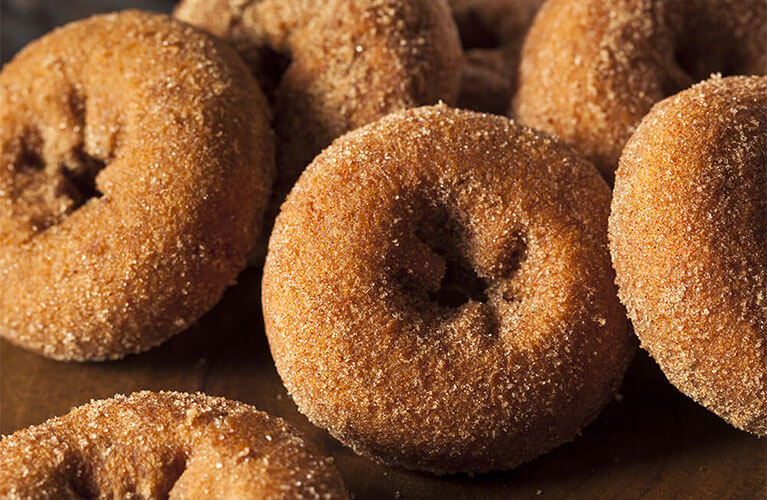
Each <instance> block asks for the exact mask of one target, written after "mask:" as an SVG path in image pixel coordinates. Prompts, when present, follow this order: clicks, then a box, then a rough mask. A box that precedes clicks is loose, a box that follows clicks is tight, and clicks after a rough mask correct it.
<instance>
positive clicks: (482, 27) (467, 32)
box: [456, 11, 501, 50]
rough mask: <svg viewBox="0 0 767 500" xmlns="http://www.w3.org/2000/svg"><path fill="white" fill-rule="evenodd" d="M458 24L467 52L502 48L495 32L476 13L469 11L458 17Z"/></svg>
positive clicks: (462, 43) (462, 42)
mask: <svg viewBox="0 0 767 500" xmlns="http://www.w3.org/2000/svg"><path fill="white" fill-rule="evenodd" d="M456 24H457V26H458V34H459V36H460V38H461V45H463V48H464V49H465V50H471V49H496V48H498V47H500V46H501V41H500V39H499V38H498V36H497V35H496V33H495V30H493V29H492V26H490V25H488V23H486V22H485V19H483V18H482V16H480V15H479V14H478V13H477V12H475V11H468V12H466V13H464V14H463V15H461V16H457V17H456Z"/></svg>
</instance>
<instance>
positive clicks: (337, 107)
mask: <svg viewBox="0 0 767 500" xmlns="http://www.w3.org/2000/svg"><path fill="white" fill-rule="evenodd" d="M174 15H175V16H176V17H177V18H179V19H181V20H183V21H186V22H188V23H191V24H194V25H197V26H200V27H202V28H204V29H206V30H208V31H210V32H211V33H213V34H215V35H218V36H220V37H222V38H224V39H225V40H228V41H229V42H231V43H232V44H233V45H234V47H235V48H236V49H237V51H238V52H239V53H240V55H242V56H243V58H244V59H245V61H246V62H247V63H248V65H249V66H250V67H251V69H252V71H253V72H254V74H255V75H256V76H257V79H258V80H259V81H260V82H262V85H264V87H266V88H267V95H272V97H271V100H272V102H273V108H274V114H275V116H274V120H273V124H274V128H275V131H276V133H277V184H276V185H275V190H274V196H273V198H274V199H273V202H272V204H273V205H274V206H273V211H274V214H273V215H276V212H277V208H278V207H279V204H280V203H282V201H283V198H284V197H285V195H286V194H287V193H288V191H289V190H290V188H291V187H292V186H293V184H294V183H295V181H296V179H297V178H298V176H299V175H300V173H301V171H302V170H303V169H304V168H305V167H306V166H307V165H308V164H309V162H311V160H312V159H313V158H314V157H315V156H316V155H317V153H319V152H320V151H321V150H322V148H324V147H326V146H327V145H329V144H330V143H331V141H332V140H333V139H335V138H336V137H338V136H339V135H341V134H343V133H344V132H347V131H348V130H352V129H354V128H357V127H360V126H362V125H365V124H366V123H369V122H371V121H373V120H376V119H378V118H380V117H382V116H384V115H386V114H387V113H390V112H392V111H396V110H400V109H404V108H409V107H413V106H418V105H421V104H432V103H436V102H437V101H439V100H443V101H446V102H448V103H452V102H455V99H456V97H457V94H458V89H459V85H460V67H461V57H462V55H461V47H460V42H459V38H458V33H457V30H456V28H455V24H454V22H453V21H452V19H451V17H450V11H449V9H448V7H447V5H446V4H445V1H444V0H328V1H311V0H259V1H254V2H231V1H228V0H183V1H182V2H181V4H180V5H179V6H178V7H177V8H176V11H175V14H174Z"/></svg>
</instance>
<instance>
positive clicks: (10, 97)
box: [0, 11, 274, 360]
mask: <svg viewBox="0 0 767 500" xmlns="http://www.w3.org/2000/svg"><path fill="white" fill-rule="evenodd" d="M273 147H274V145H273V139H272V136H271V132H270V129H269V124H268V118H267V104H266V101H265V99H264V98H263V95H262V94H261V92H260V90H259V88H258V86H257V84H256V82H255V81H254V80H253V78H252V76H251V75H250V74H249V72H248V70H247V68H246V67H245V65H244V64H243V63H242V62H241V61H240V60H239V58H238V57H237V54H236V53H235V52H234V51H233V50H232V49H231V48H229V47H228V46H226V45H225V44H224V43H222V42H220V41H217V40H215V39H214V38H213V37H211V36H210V35H207V34H205V33H202V32H200V31H198V30H197V29H196V28H193V27H191V26H187V25H184V24H182V23H179V22H178V21H174V20H172V19H170V18H168V17H166V16H161V15H154V14H148V13H141V12H138V11H126V12H123V13H119V14H111V15H102V16H95V17H92V18H90V19H87V20H84V21H80V22H76V23H73V24H70V25H68V26H66V27H64V28H61V29H58V30H56V31H54V32H52V33H50V34H48V35H46V36H45V37H43V38H42V39H40V40H38V41H36V42H34V43H32V44H30V45H29V46H28V47H27V48H26V49H24V50H23V51H22V52H20V53H19V54H18V55H17V56H16V57H15V58H14V59H13V61H11V62H10V63H9V64H8V65H6V66H5V68H4V69H3V71H2V74H0V290H2V293H0V335H2V336H3V337H4V338H6V339H7V340H9V341H11V342H13V343H16V344H19V345H21V346H24V347H26V348H28V349H32V350H35V351H38V352H40V353H43V354H45V355H47V356H50V357H53V358H57V359H70V360H98V359H106V358H118V357H121V356H123V355H124V354H126V353H132V352H138V351H142V350H145V349H148V348H150V347H151V346H154V345H156V344H158V343H160V342H162V341H164V340H166V339H167V338H168V337H170V336H171V335H173V334H174V333H177V332H179V331H181V330H184V329H185V328H186V327H187V326H188V325H189V324H190V323H191V322H193V321H195V320H196V319H197V318H198V317H199V316H201V315H202V314H203V313H204V312H205V311H206V310H207V309H209V308H210V307H211V306H213V304H215V303H216V302H217V301H218V300H219V299H220V298H221V295H222V293H223V291H224V289H225V288H226V287H227V286H229V285H230V284H232V283H233V282H234V279H235V277H236V276H237V274H238V272H239V271H240V269H242V267H243V266H244V265H245V263H246V258H247V255H248V254H249V253H250V252H251V251H252V249H253V247H254V245H255V241H256V240H257V238H258V234H259V228H260V225H261V218H262V216H263V210H264V207H265V204H266V200H267V199H268V196H269V187H270V185H271V182H272V179H273V175H274V174H273V169H274V163H273V162H274V158H273Z"/></svg>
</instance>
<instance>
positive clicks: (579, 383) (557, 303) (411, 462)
mask: <svg viewBox="0 0 767 500" xmlns="http://www.w3.org/2000/svg"><path fill="white" fill-rule="evenodd" d="M609 200H610V190H609V188H608V186H607V185H606V183H605V182H604V181H603V180H602V179H601V177H600V176H599V173H598V172H597V171H596V169H595V168H594V167H593V166H592V165H590V164H589V163H588V162H587V161H586V160H583V159H581V158H580V157H579V156H577V155H576V154H574V153H573V152H572V151H571V149H570V148H569V147H567V146H565V145H563V144H560V143H558V142H556V141H554V140H552V139H550V138H549V137H547V136H545V135H542V134H540V133H538V132H535V131H533V130H532V129H529V128H526V127H523V126H520V125H517V124H515V123H514V122H512V121H510V120H509V119H507V118H505V117H502V116H496V115H486V114H480V113H475V112H472V111H466V110H456V109H451V108H448V107H447V106H444V105H438V106H431V107H422V108H416V109H414V110H409V111H404V112H398V113H396V114H392V115H390V116H387V117H385V118H383V119H381V120H380V121H377V122H375V123H373V124H371V125H369V126H366V127H364V128H361V129H357V130H355V131H353V132H350V133H348V134H346V135H345V136H343V137H342V138H340V139H337V140H336V141H335V142H334V143H333V145H332V146H330V147H329V148H327V149H326V150H325V151H323V153H322V154H320V155H319V156H318V157H317V158H316V159H315V160H314V162H312V164H311V165H310V166H309V167H308V168H307V170H306V171H305V172H304V174H303V175H302V176H301V178H300V179H299V181H298V183H297V184H296V186H295V187H294V189H293V190H292V191H291V193H290V195H289V196H288V199H287V200H286V202H285V203H284V204H283V207H282V211H281V213H280V215H279V216H278V218H277V222H276V223H275V228H274V231H273V232H272V235H271V239H270V242H269V253H268V255H267V259H266V264H265V268H264V276H263V284H262V301H263V311H264V319H265V325H266V333H267V337H268V340H269V345H270V348H271V351H272V355H273V358H274V361H275V364H276V366H277V370H278V372H279V374H280V376H281V378H282V380H283V382H284V384H285V386H286V388H287V389H288V392H289V393H290V395H291V396H292V398H293V399H294V401H295V402H296V404H297V405H298V408H299V410H300V411H301V412H302V413H304V414H305V415H306V416H307V417H308V418H309V419H310V420H311V421H312V422H313V423H315V424H316V425H318V426H319V427H322V428H325V429H328V430H329V431H330V433H331V434H332V435H333V436H335V437H336V438H338V439H339V440H340V441H341V442H342V443H344V444H345V445H347V446H350V447H352V448H353V449H354V450H355V451H356V452H357V453H360V454H363V455H366V456H368V457H372V458H374V459H376V460H378V461H382V462H384V463H387V464H391V465H396V466H401V467H405V468H408V469H418V470H426V471H431V472H435V473H454V472H486V471H492V470H502V469H510V468H513V467H515V466H516V465H518V464H520V463H522V462H525V461H527V460H531V459H532V458H534V457H536V456H538V455H540V454H541V453H544V452H546V451H548V450H550V449H551V448H553V447H555V446H557V445H559V444H561V443H563V442H566V441H568V440H571V439H573V438H574V437H575V436H576V434H577V433H578V431H579V430H580V429H581V428H582V427H583V426H585V425H586V424H587V423H589V422H590V421H591V420H592V419H593V418H595V416H596V415H597V413H598V412H599V410H600V409H601V408H602V407H603V406H604V405H605V404H606V403H607V401H608V400H610V398H611V397H612V395H613V393H614V391H615V390H616V388H617V385H618V383H619V382H620V380H621V378H622V375H623V372H624V370H625V368H626V365H627V363H628V361H629V359H630V357H631V356H632V355H633V352H634V347H635V346H634V343H633V342H634V341H633V339H632V337H631V336H630V335H629V333H628V332H627V318H626V314H625V311H624V310H623V308H622V306H621V305H620V303H619V302H618V298H617V295H616V290H615V285H614V284H613V272H612V268H611V267H610V260H609V259H610V258H609V253H608V249H607V216H608V211H609V204H610V201H609Z"/></svg>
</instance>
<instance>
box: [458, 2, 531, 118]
mask: <svg viewBox="0 0 767 500" xmlns="http://www.w3.org/2000/svg"><path fill="white" fill-rule="evenodd" d="M449 3H450V7H451V8H452V10H453V17H454V18H455V21H456V24H457V25H458V32H459V34H460V36H461V43H462V45H463V50H464V54H465V58H466V60H465V63H464V67H463V75H462V77H461V92H460V94H459V96H458V106H460V107H462V108H466V109H473V110H475V111H485V112H488V113H495V114H498V115H504V114H506V112H507V111H508V109H509V106H510V104H511V98H512V97H513V96H514V93H515V91H516V88H517V68H518V67H519V54H520V52H521V50H522V42H523V41H524V39H525V34H526V33H527V30H528V28H529V27H530V24H532V22H533V18H534V17H535V13H536V12H537V10H538V8H539V7H540V6H541V4H542V3H543V0H449Z"/></svg>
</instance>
